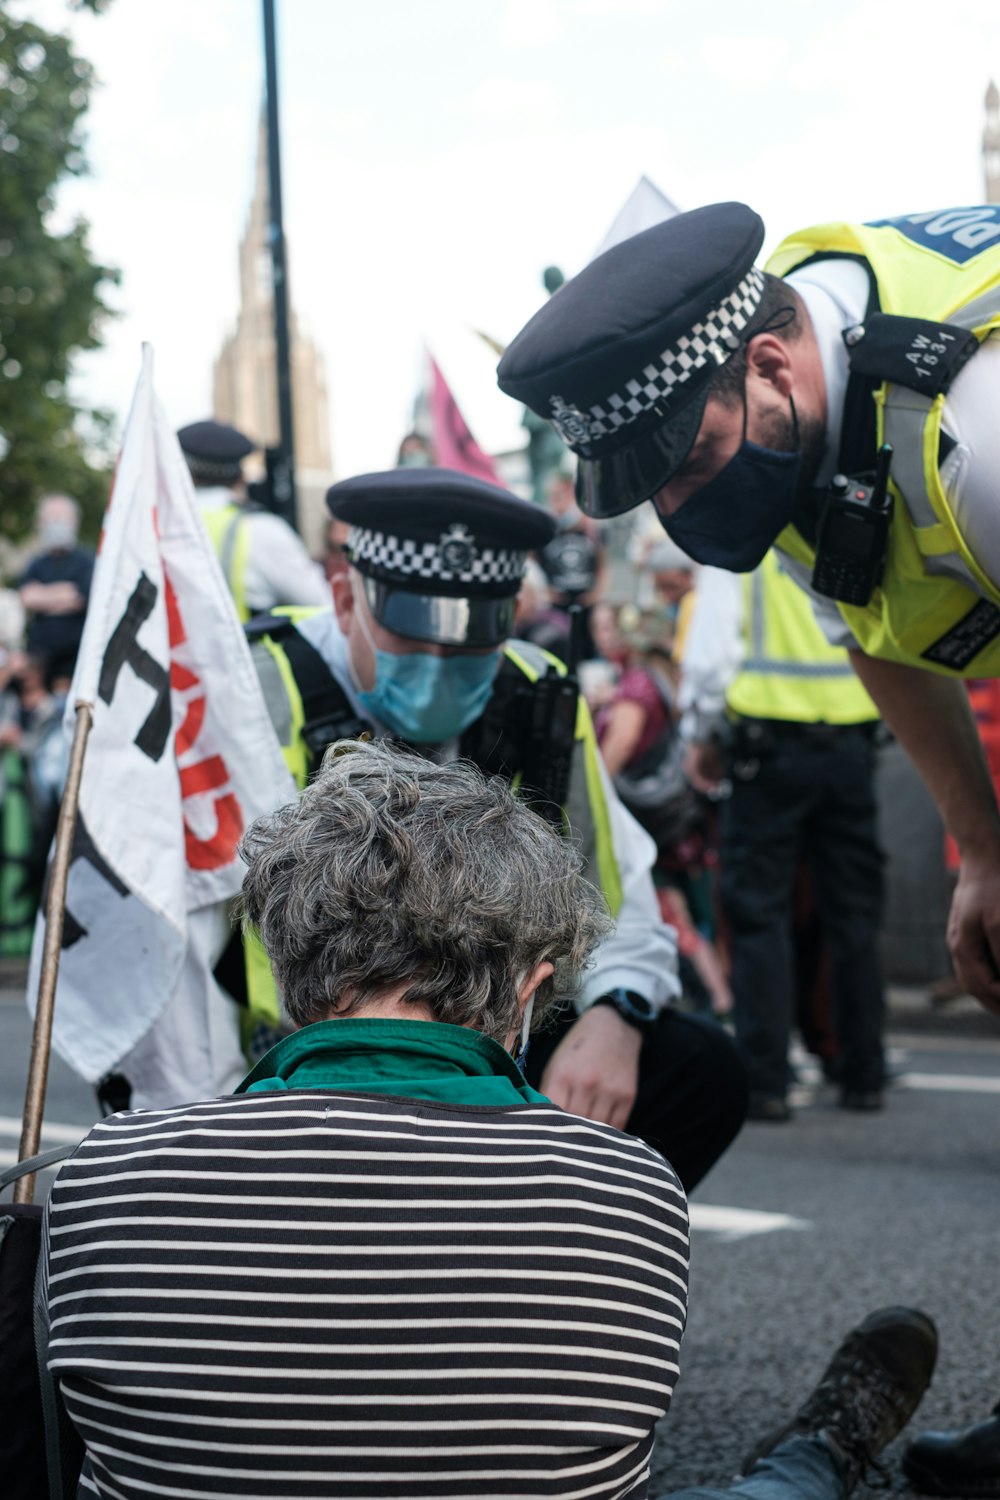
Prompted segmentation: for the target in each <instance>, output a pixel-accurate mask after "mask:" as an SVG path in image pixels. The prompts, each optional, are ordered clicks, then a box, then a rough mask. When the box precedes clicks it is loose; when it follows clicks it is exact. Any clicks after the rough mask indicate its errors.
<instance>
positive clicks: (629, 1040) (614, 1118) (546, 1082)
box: [541, 1005, 642, 1130]
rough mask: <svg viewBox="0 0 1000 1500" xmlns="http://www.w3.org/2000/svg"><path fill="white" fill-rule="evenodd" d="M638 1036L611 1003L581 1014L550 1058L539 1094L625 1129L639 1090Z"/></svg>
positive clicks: (587, 1116)
mask: <svg viewBox="0 0 1000 1500" xmlns="http://www.w3.org/2000/svg"><path fill="white" fill-rule="evenodd" d="M641 1051H642V1033H641V1032H640V1031H639V1030H638V1028H637V1027H635V1026H630V1025H629V1023H628V1022H627V1021H623V1020H622V1018H621V1016H620V1015H618V1013H617V1011H615V1010H613V1009H612V1008H611V1006H610V1005H594V1006H592V1007H591V1008H590V1010H587V1011H584V1013H583V1015H582V1016H581V1017H580V1019H579V1020H578V1021H577V1022H576V1024H575V1025H574V1026H573V1027H572V1028H571V1030H569V1031H568V1032H567V1033H566V1035H565V1036H564V1037H563V1039H562V1041H561V1042H560V1043H559V1046H558V1047H557V1048H556V1050H555V1051H554V1052H553V1054H552V1056H551V1057H550V1058H549V1061H548V1065H547V1067H546V1069H545V1072H544V1073H543V1074H542V1081H541V1090H542V1093H543V1094H546V1095H547V1096H548V1097H549V1098H550V1099H551V1100H552V1102H553V1104H558V1105H559V1107H560V1108H561V1109H565V1110H568V1111H569V1113H570V1114H573V1115H583V1116H585V1118H586V1119H588V1120H600V1121H601V1122H602V1123H603V1124H605V1125H614V1126H616V1127H617V1128H618V1129H619V1130H624V1129H625V1126H626V1124H627V1123H628V1117H629V1115H630V1114H631V1113H632V1106H633V1104H634V1103H635V1096H636V1091H637V1090H638V1087H639V1053H640V1052H641Z"/></svg>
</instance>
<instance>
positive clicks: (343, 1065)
mask: <svg viewBox="0 0 1000 1500" xmlns="http://www.w3.org/2000/svg"><path fill="white" fill-rule="evenodd" d="M275 1089H339V1090H341V1091H342V1092H344V1093H352V1094H389V1095H392V1096H394V1097H396V1098H400V1099H426V1100H428V1101H429V1102H430V1103H432V1104H459V1105H469V1104H471V1105H477V1104H478V1105H486V1106H492V1107H493V1108H496V1107H497V1106H501V1107H502V1106H503V1105H515V1104H547V1103H548V1102H549V1101H548V1100H547V1099H546V1097H545V1095H544V1094H539V1093H537V1092H536V1091H535V1090H534V1089H533V1088H531V1087H530V1086H529V1085H528V1084H527V1083H526V1082H525V1080H524V1077H523V1075H522V1073H521V1071H520V1069H519V1068H518V1066H517V1064H516V1063H515V1062H514V1060H513V1058H511V1057H510V1056H509V1055H508V1053H506V1052H505V1051H504V1049H503V1048H502V1047H501V1046H500V1045H499V1043H497V1042H494V1041H491V1039H490V1038H489V1037H487V1036H483V1035H482V1033H481V1032H478V1031H472V1030H470V1029H469V1027H467V1026H448V1025H445V1024H444V1023H443V1022H440V1021H389V1020H383V1019H379V1018H376V1017H372V1018H370V1019H368V1020H362V1019H357V1018H351V1019H345V1020H342V1021H337V1020H335V1021H318V1022H317V1023H316V1024H315V1025H313V1026H304V1027H303V1028H302V1030H301V1031H296V1032H293V1034H292V1035H291V1036H286V1037H284V1038H283V1039H282V1040H281V1041H280V1042H279V1043H278V1045H277V1046H276V1047H272V1048H271V1050H270V1052H268V1053H266V1054H265V1055H264V1056H263V1057H262V1058H261V1060H260V1062H259V1063H257V1065H256V1067H254V1068H253V1069H252V1070H251V1071H250V1072H249V1073H248V1074H247V1076H246V1077H245V1078H244V1080H243V1082H242V1083H241V1084H240V1085H239V1087H238V1088H237V1089H236V1090H235V1091H234V1092H236V1093H237V1094H256V1093H268V1092H273V1091H274V1090H275Z"/></svg>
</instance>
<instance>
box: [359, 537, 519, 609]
mask: <svg viewBox="0 0 1000 1500" xmlns="http://www.w3.org/2000/svg"><path fill="white" fill-rule="evenodd" d="M347 548H348V551H349V552H350V554H351V559H352V561H353V562H354V563H355V565H356V566H360V568H361V571H362V572H364V571H366V565H367V567H369V568H371V569H373V570H378V571H380V572H382V573H385V574H389V575H391V574H394V575H395V576H396V577H397V578H399V579H400V580H402V579H404V578H405V579H406V580H407V582H408V583H412V584H416V583H418V582H419V581H421V580H426V581H427V582H428V583H433V582H434V581H435V580H440V581H441V582H442V583H449V584H456V583H469V584H477V585H480V586H492V587H497V586H498V585H503V584H509V585H510V592H511V593H512V594H514V593H516V592H517V590H518V588H519V586H520V582H521V576H522V574H523V572H524V559H525V553H524V552H513V551H509V550H507V549H506V548H503V547H480V546H478V545H477V544H476V542H475V540H474V538H473V537H472V536H470V535H469V533H468V532H467V531H466V529H465V527H462V526H453V527H452V528H451V530H450V531H448V532H445V534H444V535H443V536H442V537H440V538H439V539H438V540H437V541H428V542H418V541H415V540H414V539H413V538H412V537H399V536H392V535H390V534H389V533H388V532H385V531H371V530H369V529H368V528H366V527H361V526H352V527H351V528H350V530H349V532H348V534H347ZM416 591H417V592H419V590H416ZM431 592H432V591H431Z"/></svg>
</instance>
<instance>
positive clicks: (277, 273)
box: [263, 0, 298, 530]
mask: <svg viewBox="0 0 1000 1500" xmlns="http://www.w3.org/2000/svg"><path fill="white" fill-rule="evenodd" d="M263 4H264V67H265V77H266V80H267V175H268V186H269V193H268V202H269V205H270V207H269V217H268V226H267V236H268V241H269V243H270V247H271V271H272V281H273V287H274V350H275V363H276V372H277V383H278V432H279V437H278V451H277V452H276V453H275V454H274V456H273V463H272V467H271V475H272V486H271V488H272V498H273V503H274V509H275V510H276V511H277V513H278V514H279V515H280V516H283V517H284V519H285V520H286V521H287V522H288V523H289V525H290V526H294V527H295V529H296V530H298V507H297V505H296V499H295V436H294V433H293V430H292V369H291V357H290V356H291V343H290V339H289V333H288V273H287V265H286V259H285V229H284V222H283V218H282V207H281V145H280V136H279V133H278V57H277V50H276V38H275V22H274V0H263Z"/></svg>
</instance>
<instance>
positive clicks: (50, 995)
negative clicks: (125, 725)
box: [14, 701, 94, 1203]
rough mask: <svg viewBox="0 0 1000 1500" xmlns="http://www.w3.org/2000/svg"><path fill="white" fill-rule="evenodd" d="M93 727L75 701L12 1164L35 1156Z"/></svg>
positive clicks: (29, 1189)
mask: <svg viewBox="0 0 1000 1500" xmlns="http://www.w3.org/2000/svg"><path fill="white" fill-rule="evenodd" d="M93 721H94V708H93V704H91V703H84V702H82V701H79V702H78V703H77V705H76V725H75V727H74V730H73V747H72V749H71V750H70V756H69V771H68V772H67V775H66V787H65V790H64V792H63V795H62V802H61V803H60V805H59V821H58V823H57V824H56V839H55V846H54V849H53V853H52V867H51V869H50V871H49V890H48V897H47V899H46V902H45V947H44V948H43V950H42V969H41V973H40V975H39V978H38V1004H37V1007H36V1009H35V1030H34V1034H33V1036H32V1040H31V1061H30V1063H29V1064H28V1086H27V1089H26V1090H25V1095H24V1115H23V1118H22V1123H21V1145H20V1148H19V1150H18V1155H17V1159H18V1161H27V1160H28V1158H29V1157H31V1156H37V1155H38V1148H39V1145H40V1144H41V1139H42V1117H43V1115H44V1114H45V1089H46V1086H47V1084H48V1079H49V1055H50V1052H51V1050H52V1016H53V1012H54V1010H55V1000H56V980H57V979H58V978H59V955H60V953H61V951H62V935H63V919H64V917H65V915H66V884H67V881H68V880H69V866H70V860H71V858H72V854H73V834H74V832H75V830H76V815H77V809H78V807H79V805H80V780H81V777H82V776H83V757H84V754H85V752H86V749H87V736H88V735H89V733H90V726H91V724H92V723H93ZM34 1195H35V1176H34V1173H31V1174H30V1175H28V1176H26V1177H19V1178H18V1180H17V1181H16V1182H15V1184H14V1202H15V1203H30V1202H31V1201H32V1199H33V1197H34Z"/></svg>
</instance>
